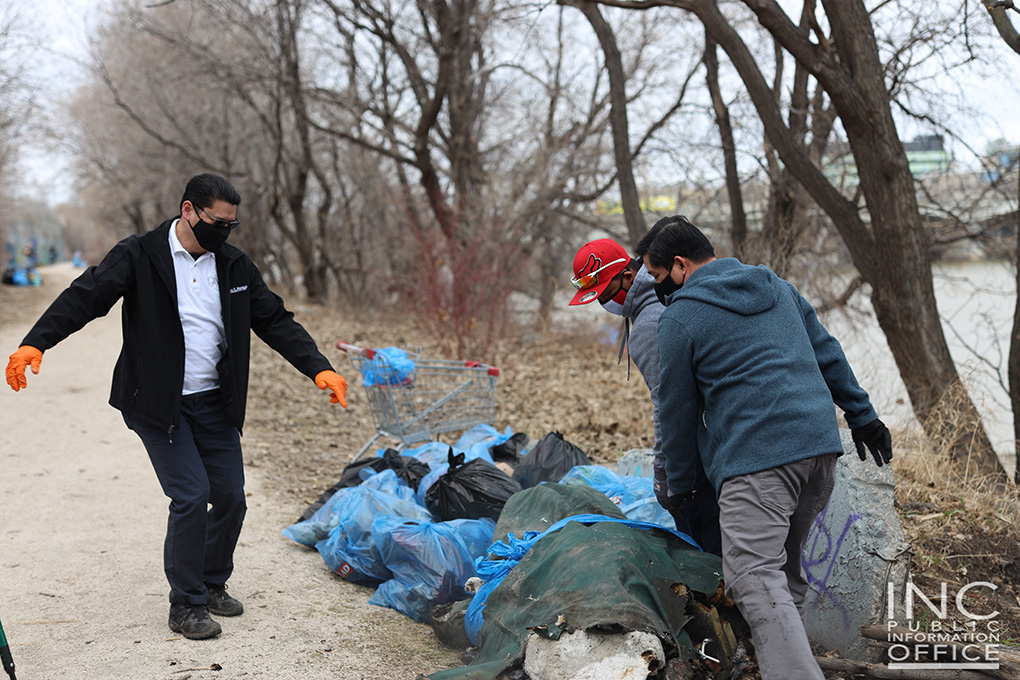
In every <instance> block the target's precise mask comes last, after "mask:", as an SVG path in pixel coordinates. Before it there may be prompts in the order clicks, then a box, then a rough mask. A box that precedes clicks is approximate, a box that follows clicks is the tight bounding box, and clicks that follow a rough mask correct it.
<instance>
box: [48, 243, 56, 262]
mask: <svg viewBox="0 0 1020 680" xmlns="http://www.w3.org/2000/svg"><path fill="white" fill-rule="evenodd" d="M49 256H50V264H53V263H54V262H56V261H57V247H56V246H50V249H49Z"/></svg>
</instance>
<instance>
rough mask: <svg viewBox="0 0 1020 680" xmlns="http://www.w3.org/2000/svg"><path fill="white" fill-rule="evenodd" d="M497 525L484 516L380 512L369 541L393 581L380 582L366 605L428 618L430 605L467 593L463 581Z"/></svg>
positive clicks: (471, 571) (470, 573) (458, 597)
mask: <svg viewBox="0 0 1020 680" xmlns="http://www.w3.org/2000/svg"><path fill="white" fill-rule="evenodd" d="M495 528H496V523H495V522H493V521H492V520H491V519H488V518H483V519H456V520H450V521H448V522H419V521H413V520H406V519H402V518H399V517H392V516H380V517H378V518H377V519H376V520H375V522H373V524H372V540H373V541H374V542H375V544H376V547H377V548H378V551H379V555H380V557H381V558H382V561H383V564H384V565H385V566H386V567H387V568H389V570H390V571H391V572H392V573H393V580H391V581H387V582H386V583H384V584H383V585H382V586H380V588H379V590H377V591H376V592H375V593H374V594H373V595H372V597H371V598H370V599H369V604H375V605H379V606H382V607H390V608H392V609H395V610H397V611H399V612H401V613H402V614H405V615H407V616H409V617H411V618H412V619H414V620H415V621H419V622H421V623H427V622H428V620H429V612H430V610H431V609H432V607H433V606H435V605H437V604H442V603H444V602H452V601H454V600H462V599H465V598H466V597H467V593H466V592H465V591H464V583H465V582H466V581H467V580H468V579H469V578H471V577H472V576H474V575H475V567H474V561H475V560H476V559H477V558H479V557H481V556H482V555H484V554H485V551H486V549H487V548H488V547H489V544H490V543H492V533H493V530H494V529H495ZM398 584H399V585H398Z"/></svg>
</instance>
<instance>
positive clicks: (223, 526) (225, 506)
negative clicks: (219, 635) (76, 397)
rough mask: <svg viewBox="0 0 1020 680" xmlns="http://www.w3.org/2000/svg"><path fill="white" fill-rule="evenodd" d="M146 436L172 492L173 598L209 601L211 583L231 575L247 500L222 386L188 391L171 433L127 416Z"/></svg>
mask: <svg viewBox="0 0 1020 680" xmlns="http://www.w3.org/2000/svg"><path fill="white" fill-rule="evenodd" d="M124 421H125V422H126V423H127V426H128V427H129V428H131V429H132V430H134V432H135V433H136V434H137V435H138V436H139V438H141V440H142V443H143V444H144V445H145V450H146V451H148V453H149V460H150V461H152V467H153V469H154V470H155V471H156V477H157V478H158V479H159V484H160V486H161V487H163V493H164V494H166V496H167V498H169V499H170V517H169V520H168V521H167V529H166V541H165V543H164V544H163V567H164V570H165V572H166V578H167V581H169V582H170V601H171V602H174V603H186V604H205V602H206V596H207V588H206V584H208V585H215V586H220V585H223V584H225V583H226V582H227V579H228V578H230V574H231V572H232V571H233V569H234V548H235V546H236V545H237V538H238V536H240V534H241V524H242V523H243V521H244V514H245V510H246V509H247V506H246V504H245V500H244V467H243V460H242V456H241V437H240V434H239V433H238V431H237V428H236V427H234V426H233V425H231V424H230V421H229V420H228V419H227V414H226V411H225V410H224V408H223V402H222V400H221V399H220V394H219V390H212V391H209V392H200V393H198V394H189V395H185V396H184V397H183V398H182V402H181V426H180V429H177V430H174V431H173V433H172V434H171V433H167V431H166V430H162V429H160V428H157V427H152V426H150V425H147V424H145V423H139V422H138V421H136V420H133V419H130V418H128V417H127V416H125V417H124Z"/></svg>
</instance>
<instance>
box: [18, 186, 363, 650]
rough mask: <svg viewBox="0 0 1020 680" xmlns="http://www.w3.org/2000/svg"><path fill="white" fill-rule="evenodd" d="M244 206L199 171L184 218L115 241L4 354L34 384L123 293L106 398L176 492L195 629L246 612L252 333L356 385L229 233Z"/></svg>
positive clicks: (180, 596) (173, 551) (171, 546)
mask: <svg viewBox="0 0 1020 680" xmlns="http://www.w3.org/2000/svg"><path fill="white" fill-rule="evenodd" d="M240 203H241V197H240V195H239V194H238V193H237V191H236V190H235V189H234V187H232V186H231V185H230V183H229V182H227V180H225V179H224V178H222V177H220V176H218V175H213V174H202V175H198V176H196V177H193V178H192V179H191V180H190V181H189V182H188V184H187V187H186V188H185V190H184V196H183V197H182V199H181V215H180V217H178V218H176V219H173V220H167V221H166V222H163V223H162V224H161V225H160V226H159V227H157V228H156V229H154V230H153V231H150V232H148V233H145V234H142V235H140V236H138V235H136V236H130V237H128V238H126V239H124V240H123V241H121V242H120V243H118V244H117V245H116V246H114V247H113V249H112V250H111V251H110V252H109V253H107V255H106V257H104V258H103V261H102V262H100V263H99V265H98V266H96V267H90V268H89V269H87V270H86V271H85V273H83V274H82V275H81V276H79V277H78V278H77V279H76V280H75V281H74V282H73V283H71V285H70V286H68V288H67V289H66V290H64V291H63V292H62V293H61V294H60V295H59V296H58V297H57V299H56V300H55V301H54V302H53V304H51V305H50V307H49V309H47V310H46V312H45V313H43V315H42V316H41V317H40V318H39V320H38V321H37V322H36V324H35V325H34V326H33V327H32V330H30V331H29V333H28V335H26V336H25V339H24V340H23V341H22V343H21V346H20V347H19V348H18V350H17V351H16V352H15V353H14V354H12V355H11V357H10V361H9V363H8V364H7V383H8V384H9V385H10V386H11V388H12V389H14V391H18V390H20V389H21V388H24V387H27V384H28V383H27V380H26V377H25V368H26V367H27V366H31V367H32V371H33V372H34V373H38V372H39V366H40V363H41V362H42V354H43V352H45V351H46V350H48V349H50V348H51V347H53V346H55V345H56V344H57V343H59V342H60V341H61V340H63V339H64V338H66V337H67V336H69V335H70V334H71V333H74V332H75V331H77V330H80V329H81V328H82V327H84V326H85V324H87V323H88V322H89V321H91V320H93V319H95V318H98V317H101V316H104V315H105V314H106V313H107V312H109V311H110V309H111V308H112V307H113V305H114V304H115V303H116V302H117V301H118V300H123V308H122V314H121V318H122V327H123V337H124V341H123V346H122V347H121V352H120V357H119V358H118V359H117V365H116V367H115V368H114V371H113V387H112V389H111V392H110V404H111V405H112V406H113V407H114V408H117V409H119V410H120V411H121V413H122V414H123V416H124V422H125V423H126V424H127V426H128V427H129V428H130V429H132V430H133V431H134V432H135V433H136V434H137V435H138V436H139V438H140V439H141V440H142V443H143V444H144V445H145V448H146V451H147V452H148V454H149V459H150V461H151V462H152V466H153V469H154V470H155V471H156V476H157V478H158V479H159V483H160V485H161V487H162V488H163V492H164V493H165V494H166V495H167V497H168V498H170V501H171V502H170V518H169V521H168V523H167V534H166V542H165V543H164V550H163V561H164V569H165V572H166V577H167V580H168V581H169V583H170V619H169V624H170V628H171V630H173V631H174V632H178V633H181V634H182V635H184V636H185V637H188V638H192V639H202V638H210V637H215V636H216V635H219V633H220V631H221V628H220V624H219V623H217V622H216V621H214V620H213V619H212V618H211V617H210V616H209V613H210V612H212V613H213V614H217V615H221V616H237V615H238V614H241V613H242V612H243V611H244V607H243V605H242V604H241V603H240V602H238V601H237V600H236V599H234V598H233V597H231V596H230V595H228V594H227V592H226V583H227V579H228V578H230V574H231V572H232V571H233V554H234V548H235V546H236V545H237V539H238V536H239V535H240V532H241V524H242V522H243V520H244V514H245V510H246V504H245V500H244V469H243V460H242V454H241V443H240V435H241V428H242V425H243V424H244V411H245V401H246V398H247V392H248V365H249V355H250V337H251V331H255V334H256V335H258V336H259V338H261V339H262V340H263V341H264V342H265V343H266V344H268V345H269V346H270V347H272V348H273V349H274V350H276V351H277V352H279V353H280V354H281V355H282V356H283V357H284V358H285V359H287V361H289V362H290V363H291V364H292V365H293V366H294V367H295V368H297V369H298V370H299V371H301V373H303V374H305V375H306V376H308V377H309V378H310V379H312V380H314V381H315V384H316V386H318V387H319V388H320V389H327V388H328V389H329V390H330V391H331V392H332V394H331V395H330V401H331V402H333V403H339V404H341V405H342V406H344V407H345V408H346V406H347V402H346V399H345V395H346V391H347V382H346V381H345V380H344V379H343V378H342V377H341V376H339V375H337V374H336V372H334V371H333V369H332V367H331V366H330V364H329V361H328V360H327V359H326V357H324V356H323V355H322V353H321V352H319V350H318V348H317V347H316V345H315V341H314V340H312V338H311V337H310V336H309V335H308V333H307V331H305V329H304V328H303V327H302V326H301V325H300V324H299V323H297V322H296V321H295V320H294V315H293V314H292V313H291V312H290V311H288V310H287V309H286V308H285V307H284V304H283V300H281V299H280V298H279V297H278V296H277V295H276V294H274V293H273V292H272V291H271V290H269V288H268V287H267V286H266V284H265V282H264V281H263V280H262V275H261V273H260V272H259V270H258V268H257V267H256V266H255V264H254V263H253V262H252V261H251V260H250V259H249V258H248V256H247V255H245V254H244V253H243V252H241V251H240V250H238V249H237V248H235V247H233V246H230V245H228V244H227V243H226V240H227V237H228V236H229V235H230V232H231V231H232V230H233V229H235V228H236V227H237V226H238V224H239V222H238V221H237V219H236V217H237V206H238V205H239V204H240Z"/></svg>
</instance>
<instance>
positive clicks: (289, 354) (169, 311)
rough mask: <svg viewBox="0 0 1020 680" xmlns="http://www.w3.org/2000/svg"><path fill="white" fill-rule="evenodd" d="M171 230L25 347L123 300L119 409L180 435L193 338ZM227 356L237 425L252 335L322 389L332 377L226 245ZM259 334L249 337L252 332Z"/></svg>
mask: <svg viewBox="0 0 1020 680" xmlns="http://www.w3.org/2000/svg"><path fill="white" fill-rule="evenodd" d="M172 223H173V220H167V221H166V222H164V223H163V224H161V225H159V227H157V228H156V229H154V230H153V231H150V232H147V233H145V234H142V235H140V236H129V237H128V238H126V239H124V240H123V241H121V242H120V243H118V244H117V245H116V246H114V247H113V249H112V250H111V251H110V252H109V253H107V255H106V257H104V258H103V261H102V262H100V263H99V265H98V266H95V267H90V268H88V269H87V270H86V271H85V272H84V273H83V274H82V275H81V276H79V277H78V278H77V279H75V280H74V282H72V283H71V285H70V286H68V288H67V290H65V291H63V292H62V293H61V294H60V295H59V296H58V297H57V299H56V300H55V301H54V302H53V304H51V305H50V307H49V309H47V310H46V312H45V313H44V314H43V315H42V317H40V319H39V321H37V322H36V324H35V326H33V327H32V330H31V331H29V333H28V335H26V336H25V339H24V340H23V341H22V344H23V345H31V346H32V347H35V348H37V349H40V350H42V351H46V350H48V349H49V348H51V347H53V346H54V345H56V344H57V343H58V342H60V341H61V340H63V339H64V338H66V337H67V336H69V335H70V334H71V333H74V332H75V331H77V330H79V329H81V328H82V327H83V326H84V325H85V324H87V323H88V322H89V321H91V320H92V319H95V318H98V317H101V316H105V315H106V313H107V312H109V311H110V308H112V307H113V305H114V304H115V303H116V302H117V300H119V299H121V298H123V299H124V306H123V309H122V313H121V317H122V325H123V335H124V344H123V346H122V347H121V350H120V357H119V358H118V359H117V365H116V367H115V368H114V370H113V387H112V389H111V392H110V405H111V406H113V407H114V408H117V409H119V410H120V411H122V412H123V413H125V414H126V415H128V416H129V417H131V418H133V419H137V420H140V421H143V422H146V423H148V424H151V425H155V426H157V427H162V428H165V429H166V430H167V432H168V433H170V434H172V432H173V430H174V429H176V428H177V427H179V425H180V409H181V389H182V387H183V384H184V331H183V329H182V327H181V319H180V315H179V313H178V311H177V282H176V279H175V277H174V269H173V259H172V255H171V253H170V243H169V240H168V239H169V231H170V225H171V224H172ZM216 275H217V278H218V279H219V288H220V301H221V303H222V309H223V327H224V332H225V335H226V338H227V346H226V347H225V348H224V351H223V358H222V359H221V361H220V363H219V364H218V365H217V370H218V372H219V378H220V392H221V394H222V396H223V401H224V405H225V406H226V409H227V414H228V416H229V417H230V420H231V422H232V423H233V424H234V425H235V426H236V427H237V428H238V429H239V430H240V429H241V426H242V425H243V424H244V411H245V402H246V399H247V395H248V363H249V359H250V353H251V333H250V330H253V331H255V334H256V335H258V336H259V338H261V339H262V340H263V341H264V342H265V343H266V344H267V345H269V346H270V347H272V348H273V349H274V350H276V351H277V352H279V353H280V354H281V355H282V356H283V357H284V358H285V359H287V361H289V362H290V363H291V364H293V366H294V367H295V368H297V369H298V370H299V371H301V372H302V373H304V374H305V375H306V376H308V377H309V378H312V379H314V378H315V376H316V374H318V373H319V372H320V371H324V370H327V369H331V366H330V364H329V361H328V360H327V359H326V357H324V356H323V355H322V353H321V352H319V350H318V348H317V347H316V345H315V341H314V340H312V338H311V336H309V335H308V332H307V331H305V329H304V328H303V327H302V326H301V325H300V324H299V323H297V322H296V321H295V320H294V314H293V313H291V312H290V311H288V310H287V309H286V308H285V307H284V305H283V300H281V299H280V297H279V296H277V295H276V294H275V293H273V292H272V291H271V290H269V288H268V287H267V286H266V284H265V282H264V281H263V280H262V274H261V273H260V272H259V270H258V268H257V267H256V266H255V264H254V263H253V262H252V261H251V260H250V259H249V258H248V256H247V255H245V254H244V253H243V252H242V251H240V250H238V249H237V248H235V247H233V246H231V245H229V244H224V245H223V247H222V248H221V249H220V251H219V252H218V253H217V254H216ZM249 329H250V330H249Z"/></svg>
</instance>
